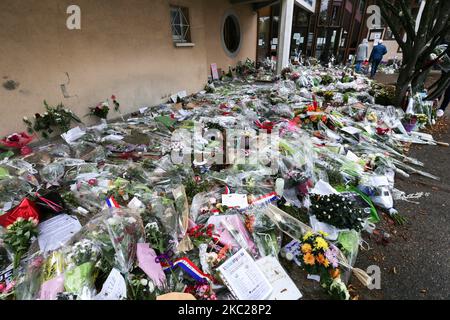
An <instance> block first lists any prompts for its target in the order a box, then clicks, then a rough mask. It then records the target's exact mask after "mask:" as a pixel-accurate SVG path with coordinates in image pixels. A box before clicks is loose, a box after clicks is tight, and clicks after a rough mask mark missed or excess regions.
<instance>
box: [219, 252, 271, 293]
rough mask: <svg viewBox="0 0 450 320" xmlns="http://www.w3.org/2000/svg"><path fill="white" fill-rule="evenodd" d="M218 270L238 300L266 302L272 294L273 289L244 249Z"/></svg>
mask: <svg viewBox="0 0 450 320" xmlns="http://www.w3.org/2000/svg"><path fill="white" fill-rule="evenodd" d="M218 270H219V272H220V275H221V277H222V279H223V280H224V282H225V283H226V285H227V286H228V288H229V289H230V291H231V292H232V293H233V294H234V295H235V296H236V298H238V299H239V300H266V299H268V298H269V297H270V295H271V294H272V291H273V287H272V286H271V284H270V283H269V281H268V280H267V278H266V277H265V276H264V274H263V273H262V272H261V270H260V269H259V268H258V265H257V264H256V262H255V260H253V258H252V257H251V256H250V255H249V254H248V252H247V251H245V250H244V249H241V250H239V251H238V252H237V253H236V254H234V255H233V256H232V257H230V258H229V259H228V260H227V261H225V262H224V263H223V264H222V265H221V266H220V267H219V268H218Z"/></svg>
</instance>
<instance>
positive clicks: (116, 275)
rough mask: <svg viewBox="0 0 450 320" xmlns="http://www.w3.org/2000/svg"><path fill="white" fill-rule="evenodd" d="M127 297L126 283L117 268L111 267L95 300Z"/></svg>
mask: <svg viewBox="0 0 450 320" xmlns="http://www.w3.org/2000/svg"><path fill="white" fill-rule="evenodd" d="M126 298H127V284H126V282H125V279H124V278H123V276H122V275H121V274H120V272H119V271H118V270H117V269H112V270H111V273H110V274H109V276H108V278H107V279H106V281H105V283H104V284H103V287H102V290H101V291H100V293H99V294H98V295H96V296H95V298H94V299H95V300H123V299H126Z"/></svg>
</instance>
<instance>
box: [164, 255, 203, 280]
mask: <svg viewBox="0 0 450 320" xmlns="http://www.w3.org/2000/svg"><path fill="white" fill-rule="evenodd" d="M176 267H180V268H181V269H183V270H184V271H185V272H186V273H187V274H189V275H190V276H191V277H192V278H193V279H194V280H196V281H198V282H202V281H208V282H210V281H212V277H211V275H209V274H206V273H203V272H202V271H201V270H200V269H199V267H197V266H196V265H195V264H194V263H193V262H192V261H191V260H189V259H188V258H180V259H177V260H175V261H174V262H173V263H172V265H168V264H165V263H164V264H162V268H163V270H164V271H169V270H172V269H175V268H176Z"/></svg>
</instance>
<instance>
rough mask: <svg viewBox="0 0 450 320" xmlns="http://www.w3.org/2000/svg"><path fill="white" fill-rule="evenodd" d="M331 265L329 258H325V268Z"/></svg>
mask: <svg viewBox="0 0 450 320" xmlns="http://www.w3.org/2000/svg"><path fill="white" fill-rule="evenodd" d="M329 265H330V261H328V259H325V261H324V262H323V266H324V267H325V268H328V266H329Z"/></svg>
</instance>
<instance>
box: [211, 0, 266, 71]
mask: <svg viewBox="0 0 450 320" xmlns="http://www.w3.org/2000/svg"><path fill="white" fill-rule="evenodd" d="M212 4H213V5H212ZM228 12H232V13H234V14H236V16H237V17H238V19H239V23H240V28H241V35H242V39H241V43H242V45H241V48H240V51H239V53H238V54H237V56H236V57H234V58H231V57H229V56H228V55H227V54H226V53H225V50H223V47H222V40H221V32H222V24H223V21H224V18H225V16H226V14H227V13H228ZM204 14H205V24H206V25H207V26H208V27H207V29H206V34H207V36H206V52H207V68H208V69H209V68H210V66H211V64H212V63H217V66H218V68H221V69H222V70H224V71H228V67H229V66H234V65H236V64H237V62H239V61H244V60H246V59H247V58H250V59H252V60H256V45H257V29H258V14H257V13H256V12H255V11H253V10H252V7H251V6H249V5H245V4H244V5H234V6H233V5H231V4H230V1H221V0H209V1H205V2H204ZM213 35H214V36H213Z"/></svg>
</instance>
